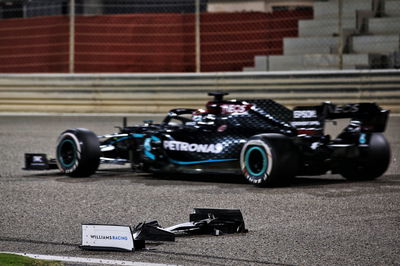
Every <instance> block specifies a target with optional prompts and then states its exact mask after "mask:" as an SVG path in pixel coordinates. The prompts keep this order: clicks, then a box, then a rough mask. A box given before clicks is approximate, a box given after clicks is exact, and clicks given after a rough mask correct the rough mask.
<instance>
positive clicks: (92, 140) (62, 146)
mask: <svg viewBox="0 0 400 266" xmlns="http://www.w3.org/2000/svg"><path fill="white" fill-rule="evenodd" d="M100 154H101V151H100V144H99V140H98V138H97V136H96V135H95V134H94V133H93V132H92V131H90V130H87V129H84V128H77V129H68V130H66V131H64V132H63V133H61V135H60V136H59V137H58V140H57V148H56V162H57V166H58V168H59V169H60V171H61V172H63V173H65V174H66V175H68V176H71V177H87V176H90V175H92V174H94V173H95V172H96V170H97V169H98V167H99V164H100Z"/></svg>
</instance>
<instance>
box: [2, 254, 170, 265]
mask: <svg viewBox="0 0 400 266" xmlns="http://www.w3.org/2000/svg"><path fill="white" fill-rule="evenodd" d="M0 253H7V254H15V255H21V256H25V257H30V258H33V259H40V260H55V261H61V262H77V263H96V264H103V265H127V266H168V265H173V264H161V263H148V262H137V261H126V260H109V259H97V258H82V257H64V256H50V255H40V254H30V253H15V252H3V251H1V252H0ZM174 265H176V264H174Z"/></svg>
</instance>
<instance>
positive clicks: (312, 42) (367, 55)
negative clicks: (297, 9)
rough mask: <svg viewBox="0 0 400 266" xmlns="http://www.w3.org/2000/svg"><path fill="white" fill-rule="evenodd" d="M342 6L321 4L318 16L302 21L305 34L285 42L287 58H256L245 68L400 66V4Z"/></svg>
mask: <svg viewBox="0 0 400 266" xmlns="http://www.w3.org/2000/svg"><path fill="white" fill-rule="evenodd" d="M339 3H340V1H338V0H329V1H316V2H315V3H314V18H313V19H312V20H300V21H299V36H298V37H290V38H284V40H283V55H272V56H256V57H255V66H254V67H250V68H249V67H247V68H245V69H244V70H246V71H281V70H282V71H283V70H337V69H386V68H399V67H400V56H399V50H400V28H399V24H400V1H398V0H347V1H343V4H342V6H339ZM340 11H341V12H340Z"/></svg>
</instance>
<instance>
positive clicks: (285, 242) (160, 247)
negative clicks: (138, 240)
mask: <svg viewBox="0 0 400 266" xmlns="http://www.w3.org/2000/svg"><path fill="white" fill-rule="evenodd" d="M143 119H149V117H130V118H129V119H128V121H129V124H134V123H139V122H140V121H142V120H143ZM154 120H156V121H159V120H160V117H154ZM118 125H121V118H119V117H76V116H74V117H70V116H27V117H24V116H9V115H8V116H0V148H1V149H0V156H1V157H0V190H1V191H0V202H1V204H0V251H11V252H20V253H21V252H22V253H24V252H27V253H35V254H45V255H57V256H76V257H90V258H102V259H116V260H128V261H138V262H152V263H167V264H183V265H265V264H267V265H268V264H269V265H399V264H400V174H399V172H400V171H399V159H400V154H399V153H400V138H399V135H400V134H399V132H400V117H391V118H390V121H389V125H388V129H387V132H386V136H387V138H388V139H389V142H390V143H391V148H392V157H393V158H392V164H391V166H390V168H389V170H388V171H387V173H386V174H385V175H384V176H383V177H381V178H379V179H377V180H375V181H367V182H349V181H346V180H345V179H343V178H341V177H340V176H338V175H324V176H318V177H300V178H297V179H296V181H295V182H294V183H293V184H292V185H291V186H289V187H282V188H272V189H271V188H269V189H268V188H257V187H254V186H252V185H250V184H246V182H244V181H243V180H242V179H240V178H238V177H230V176H228V177H223V176H209V177H208V176H207V177H201V178H199V177H192V176H185V177H174V176H172V177H169V178H168V179H167V178H160V177H153V176H151V175H145V174H135V173H132V172H130V171H129V168H128V166H125V167H108V168H102V169H101V170H100V171H99V172H98V173H97V174H96V175H95V176H93V177H90V178H68V177H65V176H62V175H60V174H58V172H57V171H49V172H25V171H22V170H21V168H22V167H23V158H24V157H23V154H24V153H26V152H44V153H48V154H50V155H54V147H55V142H56V139H57V136H58V135H59V134H60V133H61V132H62V131H63V130H65V129H67V128H74V127H85V128H88V129H91V130H93V131H95V132H96V133H97V134H99V135H100V134H105V133H111V132H114V131H115V129H114V126H118ZM195 207H210V208H239V209H240V210H241V211H242V213H243V215H244V219H245V222H246V227H247V228H248V229H249V232H248V233H246V234H234V235H223V236H218V237H217V236H196V237H182V238H178V239H177V240H176V242H173V243H171V242H165V243H160V244H156V243H149V244H148V245H147V247H148V250H144V251H137V252H132V253H125V252H94V251H84V250H80V249H79V248H78V245H79V244H80V241H81V235H80V234H81V231H80V230H81V229H80V225H81V223H98V224H122V225H136V224H138V223H139V222H142V221H150V220H153V219H156V220H158V221H159V223H160V224H161V225H163V226H170V225H173V224H177V223H181V222H185V221H188V217H189V213H190V212H191V211H192V209H193V208H195ZM74 265H75V264H74Z"/></svg>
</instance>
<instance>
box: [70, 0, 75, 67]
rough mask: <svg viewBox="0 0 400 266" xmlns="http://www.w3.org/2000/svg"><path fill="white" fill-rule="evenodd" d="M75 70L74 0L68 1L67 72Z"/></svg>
mask: <svg viewBox="0 0 400 266" xmlns="http://www.w3.org/2000/svg"><path fill="white" fill-rule="evenodd" d="M74 72H75V0H70V1H69V73H74Z"/></svg>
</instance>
